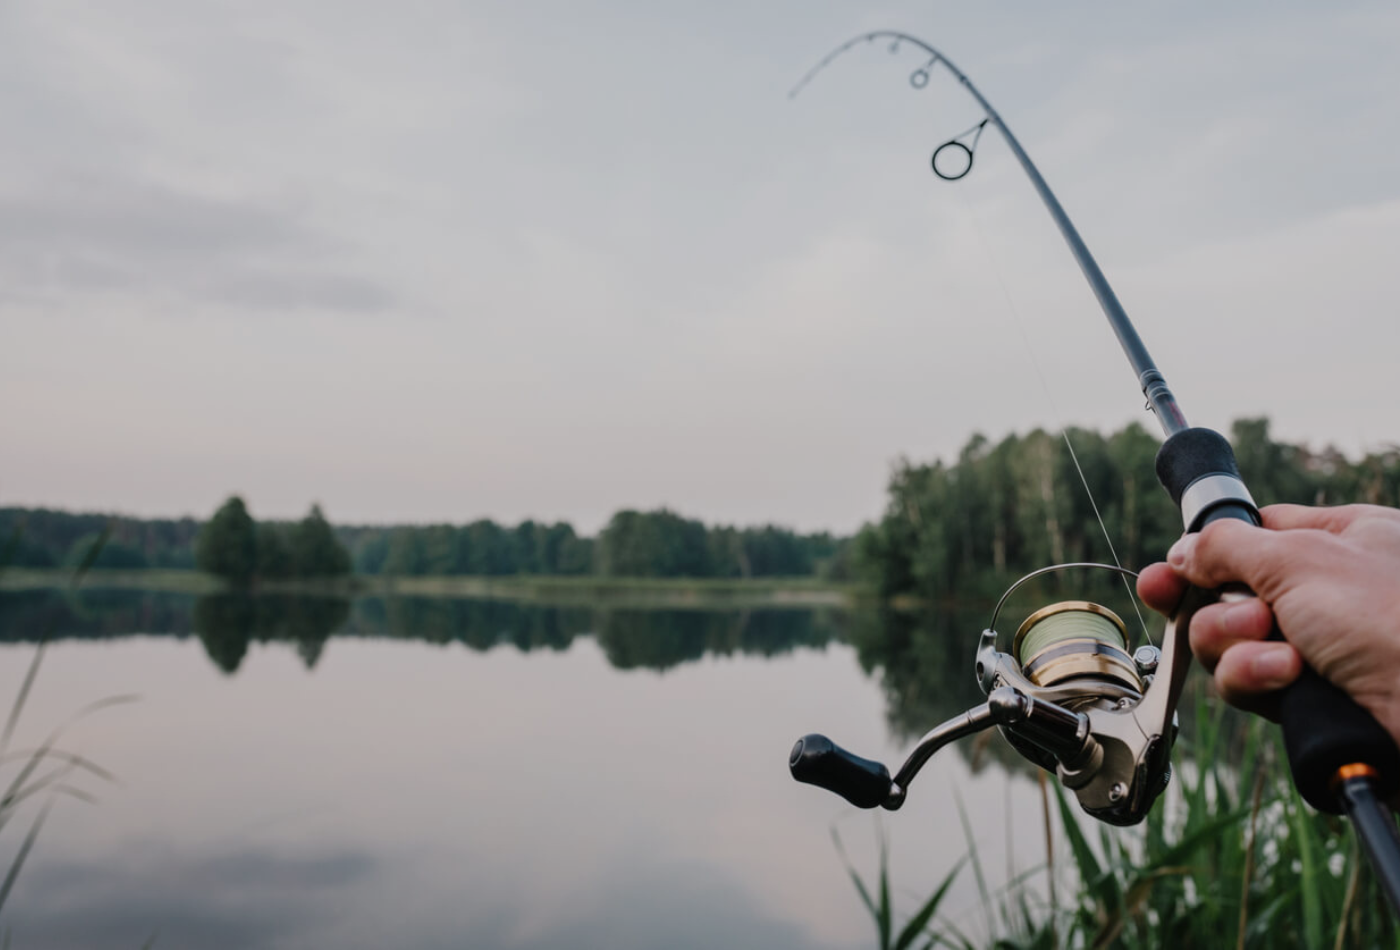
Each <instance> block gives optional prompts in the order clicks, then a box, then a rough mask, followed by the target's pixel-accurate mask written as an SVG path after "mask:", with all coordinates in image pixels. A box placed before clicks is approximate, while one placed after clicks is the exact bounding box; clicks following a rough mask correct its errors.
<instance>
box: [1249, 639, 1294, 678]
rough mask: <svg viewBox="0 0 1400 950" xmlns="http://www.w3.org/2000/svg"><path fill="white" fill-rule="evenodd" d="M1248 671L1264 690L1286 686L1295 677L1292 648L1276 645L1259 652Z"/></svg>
mask: <svg viewBox="0 0 1400 950" xmlns="http://www.w3.org/2000/svg"><path fill="white" fill-rule="evenodd" d="M1249 671H1250V672H1251V673H1252V674H1254V678H1255V680H1256V681H1257V682H1258V683H1259V685H1260V686H1262V687H1263V688H1265V689H1279V688H1280V687H1283V686H1287V685H1288V684H1289V683H1291V682H1293V680H1294V679H1295V678H1296V676H1297V671H1296V667H1295V666H1294V660H1293V648H1292V647H1291V646H1289V645H1288V644H1286V643H1278V644H1273V645H1271V646H1269V647H1268V648H1267V649H1263V650H1260V651H1259V652H1258V654H1257V655H1255V657H1254V661H1253V662H1252V663H1250V665H1249Z"/></svg>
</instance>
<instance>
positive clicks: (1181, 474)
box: [1157, 429, 1400, 815]
mask: <svg viewBox="0 0 1400 950" xmlns="http://www.w3.org/2000/svg"><path fill="white" fill-rule="evenodd" d="M1157 477H1158V479H1159V480H1160V481H1161V482H1162V485H1163V487H1165V488H1166V489H1167V491H1168V492H1169V493H1170V494H1171V496H1172V500H1173V501H1175V502H1176V503H1177V504H1178V505H1180V506H1181V507H1182V516H1183V518H1184V519H1185V522H1186V530H1187V532H1188V533H1189V532H1195V531H1200V530H1201V529H1202V528H1204V527H1205V526H1206V525H1208V524H1211V523H1212V522H1215V521H1220V520H1224V519H1227V518H1229V519H1234V520H1238V521H1246V522H1248V523H1250V524H1252V525H1256V526H1258V525H1259V524H1261V519H1260V517H1259V511H1258V509H1257V508H1255V506H1254V503H1253V501H1252V500H1251V499H1250V498H1249V493H1248V491H1247V490H1245V488H1244V484H1243V482H1242V481H1240V474H1239V468H1238V467H1237V465H1236V464H1235V454H1234V451H1233V450H1232V449H1231V448H1230V443H1229V442H1227V441H1226V440H1225V438H1224V436H1222V435H1220V434H1219V433H1217V432H1214V431H1212V430H1210V429H1185V430H1183V431H1181V432H1178V433H1177V434H1175V435H1173V436H1172V437H1171V438H1169V439H1168V440H1167V441H1166V442H1165V443H1164V444H1163V445H1162V449H1161V451H1160V452H1159V453H1158V455H1157ZM1231 482H1235V483H1238V489H1239V492H1238V495H1237V497H1234V498H1231V497H1229V494H1230V488H1229V486H1230V483H1231ZM1269 639H1270V640H1284V639H1285V637H1284V635H1283V632H1282V631H1281V630H1279V628H1278V626H1277V625H1275V626H1274V629H1273V632H1272V633H1270V634H1269ZM1279 725H1281V726H1282V727H1283V744H1284V748H1285V749H1286V750H1287V752H1288V765H1289V768H1290V769H1291V770H1292V772H1293V783H1294V784H1295V785H1296V786H1297V787H1298V791H1299V793H1300V794H1301V795H1302V796H1303V799H1304V800H1305V801H1306V802H1307V803H1308V804H1309V805H1311V806H1313V807H1314V808H1316V809H1317V810H1318V811H1323V812H1327V813H1329V814H1333V815H1338V814H1341V812H1342V803H1341V801H1340V799H1339V798H1338V796H1337V792H1336V782H1335V781H1334V780H1335V778H1336V776H1337V774H1338V772H1339V771H1340V770H1341V768H1342V767H1343V766H1346V765H1353V764H1358V763H1362V764H1365V765H1369V766H1371V768H1373V769H1374V770H1375V773H1376V774H1375V786H1376V791H1377V793H1378V794H1379V795H1380V796H1381V797H1383V798H1389V797H1391V796H1393V795H1394V794H1395V793H1396V792H1397V791H1400V749H1398V748H1397V747H1396V745H1395V740H1394V739H1393V738H1392V737H1391V735H1390V733H1389V732H1388V731H1386V729H1385V728H1384V727H1383V726H1382V725H1381V724H1380V723H1379V722H1377V721H1376V718H1375V717H1374V716H1372V715H1371V713H1370V712H1369V711H1368V710H1367V709H1365V708H1364V707H1362V706H1360V705H1358V704H1357V702H1356V701H1355V700H1354V699H1352V698H1351V696H1349V695H1348V694H1347V693H1345V692H1343V691H1342V690H1341V689H1339V688H1338V687H1336V686H1334V685H1333V684H1332V683H1330V682H1328V681H1327V680H1325V679H1323V678H1322V677H1321V676H1320V675H1319V674H1318V673H1317V671H1316V670H1314V669H1313V668H1312V667H1310V666H1306V665H1305V666H1304V667H1303V673H1302V675H1301V676H1299V677H1298V679H1297V680H1295V681H1294V682H1293V683H1292V684H1290V685H1289V686H1287V687H1285V688H1284V689H1282V690H1280V691H1279Z"/></svg>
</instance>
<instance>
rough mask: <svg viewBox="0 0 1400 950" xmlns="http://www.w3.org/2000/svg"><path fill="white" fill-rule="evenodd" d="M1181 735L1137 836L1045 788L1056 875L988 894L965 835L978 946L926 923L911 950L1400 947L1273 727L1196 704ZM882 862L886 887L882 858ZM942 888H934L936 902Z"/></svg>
mask: <svg viewBox="0 0 1400 950" xmlns="http://www.w3.org/2000/svg"><path fill="white" fill-rule="evenodd" d="M1183 738H1184V740H1185V741H1183V742H1182V743H1180V744H1179V745H1178V754H1177V770H1176V776H1175V778H1174V779H1173V788H1172V790H1171V791H1170V792H1169V793H1168V795H1167V796H1165V797H1164V800H1163V801H1162V802H1160V803H1158V805H1157V807H1156V808H1155V809H1154V810H1153V812H1152V813H1151V814H1150V815H1149V817H1148V819H1147V820H1146V821H1145V822H1144V823H1143V824H1142V825H1140V826H1138V827H1137V828H1132V829H1121V828H1114V827H1110V826H1108V825H1102V824H1098V823H1096V822H1093V821H1092V820H1091V819H1088V818H1086V817H1084V816H1083V815H1082V814H1081V813H1080V811H1079V808H1078V806H1077V805H1076V804H1075V803H1074V802H1073V800H1072V798H1070V797H1069V796H1068V795H1067V794H1066V793H1065V792H1064V791H1062V790H1061V789H1060V787H1059V785H1058V783H1056V782H1054V781H1053V780H1051V781H1050V782H1048V783H1046V785H1045V786H1044V787H1047V788H1049V789H1053V791H1046V792H1045V794H1046V795H1047V796H1048V801H1047V808H1046V829H1045V832H1046V834H1047V835H1050V836H1054V837H1055V838H1056V839H1058V840H1059V841H1060V842H1062V844H1061V845H1060V846H1059V847H1058V848H1057V851H1059V852H1061V853H1063V852H1065V851H1067V852H1068V858H1069V860H1067V861H1064V860H1060V861H1057V863H1056V864H1055V865H1054V867H1053V868H1048V867H1047V866H1041V867H1039V868H1036V869H1035V870H1034V871H1033V872H1031V873H1028V874H1025V875H1023V876H1021V877H1019V878H1017V879H1016V880H1013V881H1012V882H1011V883H1010V884H1008V885H1007V886H1006V887H1005V888H1003V889H1002V890H1000V891H997V892H992V891H990V890H988V889H987V887H986V884H985V878H984V876H983V874H982V869H981V863H980V860H979V856H978V853H977V849H976V846H975V845H974V844H973V843H972V839H971V836H970V832H969V834H968V848H969V851H968V856H967V858H966V860H967V862H968V864H969V865H970V866H971V867H972V869H973V871H974V873H975V874H976V875H977V879H978V884H979V888H980V891H981V894H982V898H981V904H982V906H981V908H980V915H979V916H980V917H981V919H982V920H983V921H984V924H983V926H982V928H981V929H982V930H983V931H985V934H986V936H985V937H979V938H976V939H974V938H972V937H969V936H968V934H967V933H966V932H965V930H964V929H963V928H962V927H959V926H958V925H957V923H956V922H955V921H954V920H952V919H950V918H948V917H946V916H938V915H937V914H935V915H932V916H931V917H930V919H928V920H924V921H920V922H921V923H923V924H925V925H926V926H924V927H923V929H922V931H921V933H922V934H923V936H922V938H921V939H922V940H923V941H924V942H922V943H920V944H919V950H925V948H931V947H950V948H956V950H978V948H982V947H990V948H995V950H1016V948H1027V950H1030V948H1035V950H1051V948H1074V950H1138V948H1148V947H1153V948H1155V947H1211V948H1214V947H1235V948H1240V950H1256V948H1257V950H1265V948H1294V947H1296V948H1329V947H1330V948H1336V950H1342V948H1361V947H1368V948H1369V947H1396V946H1400V942H1397V928H1396V926H1395V922H1394V920H1393V918H1392V916H1391V912H1390V909H1389V907H1388V905H1387V904H1386V902H1385V899H1384V897H1383V895H1382V894H1381V892H1380V889H1379V886H1378V885H1377V883H1376V882H1375V880H1374V879H1373V877H1372V875H1371V872H1370V869H1369V867H1367V866H1366V864H1365V860H1364V858H1363V857H1362V856H1361V854H1360V851H1359V848H1358V844H1357V842H1356V839H1355V835H1354V833H1353V832H1352V830H1351V828H1350V826H1349V825H1348V824H1347V823H1346V822H1344V821H1342V820H1341V819H1338V818H1334V817H1332V816H1327V815H1321V814H1318V813H1317V812H1314V811H1313V810H1312V809H1311V808H1309V807H1308V806H1307V805H1305V804H1304V803H1303V801H1302V800H1301V798H1300V797H1299V796H1298V793H1297V791H1296V790H1295V789H1294V788H1293V785H1292V782H1291V779H1290V777H1289V775H1288V770H1287V767H1286V765H1285V763H1284V755H1283V751H1282V744H1281V742H1280V740H1279V737H1278V732H1277V730H1276V729H1275V728H1274V727H1272V726H1270V725H1268V724H1266V723H1264V722H1262V721H1260V720H1257V719H1252V718H1251V719H1248V720H1244V719H1243V718H1242V717H1241V716H1240V715H1239V714H1234V713H1232V712H1226V711H1221V710H1216V711H1210V710H1206V709H1204V708H1202V709H1200V710H1199V711H1198V714H1197V716H1196V726H1195V728H1194V730H1192V734H1191V735H1190V736H1189V738H1188V737H1183ZM1052 812H1053V814H1054V816H1055V820H1052V819H1051V813H1052ZM1022 826H1024V825H1022ZM843 859H844V854H843ZM881 861H882V868H881V876H882V879H883V878H884V876H885V871H884V854H883V849H882V853H881ZM947 883H948V882H947V881H946V880H945V881H943V882H941V883H940V884H939V885H938V886H937V887H936V888H935V889H934V892H933V895H934V897H936V898H938V899H939V902H940V903H941V900H942V895H943V894H944V893H945V892H946V889H947ZM886 886H887V882H886V883H885V884H882V888H884V887H886ZM858 890H859V891H860V894H861V899H862V902H863V903H865V905H866V907H867V908H868V909H870V910H871V913H872V915H873V916H875V922H876V929H877V934H878V940H877V943H878V945H879V946H880V947H881V948H885V947H887V946H889V936H888V935H889V933H890V932H891V930H892V928H893V927H894V926H895V922H893V921H890V922H882V921H881V920H880V918H879V916H878V915H876V914H875V911H876V910H878V909H879V906H880V905H879V904H878V903H872V901H871V900H870V899H869V895H868V892H867V891H866V890H865V888H864V885H863V884H862V885H859V886H858ZM959 919H964V918H961V917H960V918H959ZM914 920H915V918H913V917H911V918H910V921H909V923H913V922H914ZM905 926H906V927H907V926H908V924H906V925H905Z"/></svg>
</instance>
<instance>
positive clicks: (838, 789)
mask: <svg viewBox="0 0 1400 950" xmlns="http://www.w3.org/2000/svg"><path fill="white" fill-rule="evenodd" d="M788 769H789V770H790V771H791V772H792V777H793V778H795V779H797V780H798V781H799V782H806V783H807V784H808V785H816V786H817V787H819V788H824V789H826V790H827V791H829V792H835V793H836V794H837V795H840V796H841V797H842V798H844V799H845V800H846V801H848V802H850V803H851V804H852V805H855V806H856V807H857V808H875V807H877V806H879V805H883V804H884V803H885V801H886V800H887V799H888V798H889V797H890V770H889V769H887V768H885V766H883V765H881V764H880V763H879V762H873V761H871V760H870V759H862V758H861V757H860V756H858V755H855V754H854V753H851V752H847V751H846V750H845V749H843V748H841V747H840V746H839V745H837V744H836V743H834V742H832V741H831V740H830V739H828V738H827V737H826V736H819V735H817V734H815V733H813V734H812V735H808V736H803V737H802V738H801V739H798V740H797V744H796V745H795V746H793V747H792V754H791V755H789V756H788Z"/></svg>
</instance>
